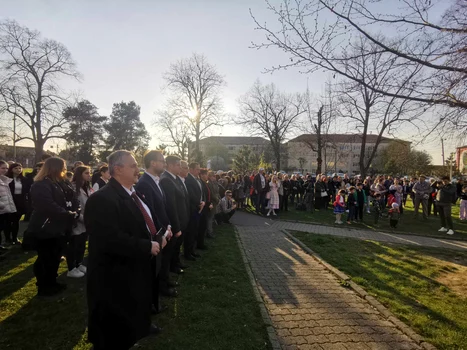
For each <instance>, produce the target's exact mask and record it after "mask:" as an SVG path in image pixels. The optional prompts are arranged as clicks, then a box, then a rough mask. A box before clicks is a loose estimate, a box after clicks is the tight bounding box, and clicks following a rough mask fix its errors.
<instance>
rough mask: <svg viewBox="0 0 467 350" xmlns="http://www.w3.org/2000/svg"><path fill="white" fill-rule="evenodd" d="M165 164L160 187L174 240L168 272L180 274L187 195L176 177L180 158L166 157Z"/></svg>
mask: <svg viewBox="0 0 467 350" xmlns="http://www.w3.org/2000/svg"><path fill="white" fill-rule="evenodd" d="M165 162H166V171H165V172H164V173H163V174H162V175H161V180H160V185H161V187H162V190H163V191H164V194H165V200H166V211H167V216H168V217H169V220H170V223H171V225H172V232H173V235H174V238H175V239H173V242H172V244H173V247H172V251H171V256H170V259H171V262H170V271H172V272H175V273H179V274H180V273H183V269H182V266H181V263H180V259H179V255H180V246H181V243H182V242H183V238H182V237H183V235H185V230H186V228H187V226H188V212H187V205H186V201H187V198H186V196H187V194H186V193H185V190H184V188H182V186H181V185H180V182H179V179H178V177H177V176H178V174H179V173H180V158H178V157H177V156H168V157H167V158H166V159H165Z"/></svg>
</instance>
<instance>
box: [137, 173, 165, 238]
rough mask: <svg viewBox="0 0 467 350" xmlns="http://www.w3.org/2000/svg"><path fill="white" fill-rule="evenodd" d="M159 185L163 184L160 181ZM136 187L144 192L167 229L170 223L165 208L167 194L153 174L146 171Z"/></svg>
mask: <svg viewBox="0 0 467 350" xmlns="http://www.w3.org/2000/svg"><path fill="white" fill-rule="evenodd" d="M159 186H161V184H160V182H159ZM161 188H162V186H161ZM135 189H136V190H137V191H138V192H140V193H142V194H144V197H145V199H146V202H147V204H148V206H149V207H150V208H151V210H152V211H154V213H155V214H156V217H157V220H158V221H159V223H160V224H162V226H163V227H164V228H165V229H166V228H167V226H168V225H169V224H170V220H169V217H168V215H167V211H166V208H165V203H166V200H165V194H164V193H162V192H161V189H159V187H157V185H156V183H155V182H154V180H153V179H152V178H151V176H149V175H148V174H146V173H144V174H143V176H141V178H140V179H139V181H138V183H137V184H136V185H135Z"/></svg>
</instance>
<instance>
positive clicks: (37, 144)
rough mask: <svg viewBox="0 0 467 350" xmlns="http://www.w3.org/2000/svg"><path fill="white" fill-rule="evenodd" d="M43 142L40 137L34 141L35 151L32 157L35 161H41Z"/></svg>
mask: <svg viewBox="0 0 467 350" xmlns="http://www.w3.org/2000/svg"><path fill="white" fill-rule="evenodd" d="M44 143H45V142H44V141H43V140H42V138H41V139H38V140H36V142H34V151H35V152H36V155H35V157H34V159H35V161H36V163H38V162H40V161H41V158H42V155H43V154H44Z"/></svg>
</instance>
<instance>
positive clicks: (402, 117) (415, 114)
mask: <svg viewBox="0 0 467 350" xmlns="http://www.w3.org/2000/svg"><path fill="white" fill-rule="evenodd" d="M373 48H374V44H373V43H372V42H370V41H369V40H367V39H364V38H361V39H359V40H357V42H356V43H355V46H354V49H353V50H352V52H350V53H349V54H348V56H347V61H346V63H345V69H346V72H347V74H348V75H349V76H353V77H355V79H352V80H351V79H347V80H345V81H342V82H340V83H339V84H338V86H340V89H338V90H337V95H338V96H339V98H338V105H339V113H340V117H342V118H345V119H348V120H349V122H350V124H351V125H352V126H354V127H355V128H356V129H357V130H358V131H359V132H360V136H359V137H360V138H361V143H360V157H359V168H360V173H361V174H362V175H365V174H366V173H367V172H368V169H369V167H370V165H371V163H372V161H373V159H374V157H375V155H376V154H377V151H378V147H379V145H380V143H381V141H382V140H383V136H384V135H385V134H393V133H394V132H397V131H398V130H399V128H400V127H401V126H403V125H407V124H410V125H412V127H414V128H419V129H420V128H421V127H420V126H421V125H423V123H422V122H421V121H420V116H421V115H423V113H424V112H425V110H424V109H423V108H421V107H420V104H419V103H418V102H414V101H412V100H410V99H397V98H396V97H395V96H387V95H384V94H382V93H379V92H378V90H381V89H385V87H386V86H388V85H391V84H394V85H395V86H397V87H398V88H397V91H399V92H401V93H404V94H407V95H408V96H411V93H413V90H411V89H410V84H412V80H411V77H412V76H414V75H416V74H417V73H418V71H419V70H418V69H416V68H413V72H412V73H413V75H412V76H409V77H407V76H405V75H404V74H400V66H399V65H398V60H397V59H395V58H394V57H392V56H391V55H387V54H386V53H384V52H380V53H379V54H377V55H364V53H365V52H367V51H371V50H372V49H373ZM356 80H360V81H363V82H364V84H360V83H358V82H356ZM408 86H409V87H408ZM370 87H371V88H370ZM407 89H408V90H409V91H407ZM416 122H417V123H416ZM372 132H375V133H376V135H377V138H376V141H375V144H374V146H373V147H372V148H371V149H370V148H369V147H368V146H367V138H368V135H369V134H370V133H372Z"/></svg>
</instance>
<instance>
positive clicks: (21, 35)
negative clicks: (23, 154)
mask: <svg viewBox="0 0 467 350" xmlns="http://www.w3.org/2000/svg"><path fill="white" fill-rule="evenodd" d="M0 67H1V69H0V104H2V106H3V108H4V110H5V112H6V115H7V116H8V117H9V118H10V120H13V119H14V120H15V121H16V124H17V127H16V134H17V135H15V136H16V137H15V139H16V141H20V140H30V141H32V142H33V143H34V148H35V152H36V160H39V159H40V157H41V155H42V153H43V147H44V144H45V142H46V141H47V140H50V139H53V138H62V137H63V135H64V133H65V132H66V125H67V123H66V119H65V117H64V116H63V115H62V110H63V109H64V107H65V105H66V98H65V97H64V95H63V93H62V91H61V90H60V88H59V81H61V80H62V79H63V78H66V77H71V78H74V79H77V78H78V77H79V74H78V72H77V71H76V67H75V62H74V61H73V59H72V58H71V54H70V52H69V51H68V50H67V48H66V47H65V46H64V45H63V44H61V43H59V42H57V41H54V40H50V39H44V38H41V36H40V33H39V32H37V31H33V30H30V29H28V28H26V27H23V26H20V25H19V24H18V23H16V22H15V21H9V20H7V21H4V22H0ZM11 124H13V123H11Z"/></svg>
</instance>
